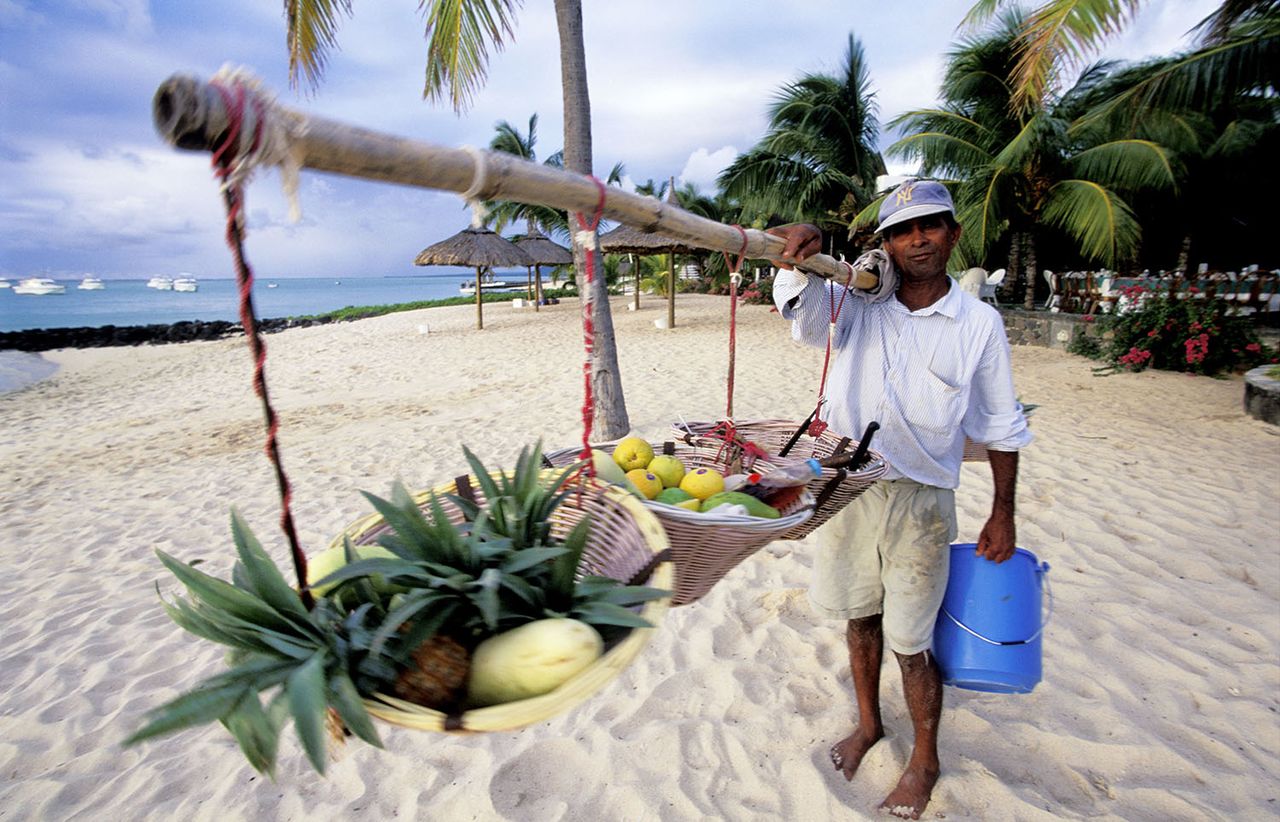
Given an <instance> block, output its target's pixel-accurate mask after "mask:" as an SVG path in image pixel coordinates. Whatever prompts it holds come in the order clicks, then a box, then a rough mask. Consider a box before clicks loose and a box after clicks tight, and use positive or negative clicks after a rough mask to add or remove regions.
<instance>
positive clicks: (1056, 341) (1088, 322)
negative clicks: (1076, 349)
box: [1000, 308, 1096, 349]
mask: <svg viewBox="0 0 1280 822" xmlns="http://www.w3.org/2000/svg"><path fill="white" fill-rule="evenodd" d="M1000 313H1001V314H1003V315H1004V327H1005V331H1006V332H1008V334H1009V344H1010V345H1038V346H1041V347H1043V348H1061V349H1066V347H1067V345H1069V344H1070V342H1071V340H1072V339H1073V338H1074V337H1076V336H1078V335H1079V336H1083V335H1085V334H1088V333H1089V332H1091V331H1094V333H1096V331H1095V327H1094V325H1093V318H1092V317H1088V318H1086V317H1085V316H1084V315H1082V314H1052V313H1049V312H1047V311H1023V310H1021V309H1014V308H1002V309H1000Z"/></svg>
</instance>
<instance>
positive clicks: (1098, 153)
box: [1068, 140, 1178, 190]
mask: <svg viewBox="0 0 1280 822" xmlns="http://www.w3.org/2000/svg"><path fill="white" fill-rule="evenodd" d="M1068 167H1069V168H1070V169H1071V170H1072V171H1073V172H1074V173H1075V174H1076V175H1078V176H1080V177H1082V178H1084V179H1086V180H1095V181H1099V182H1103V183H1105V184H1107V185H1110V186H1116V187H1119V188H1126V189H1138V188H1151V189H1157V190H1163V189H1170V188H1176V187H1177V177H1178V175H1177V172H1176V170H1175V169H1174V161H1173V159H1172V158H1171V157H1170V156H1169V151H1168V149H1166V148H1164V147H1163V146H1160V145H1157V144H1156V143H1153V142H1151V141H1150V140H1113V141H1111V142H1109V143H1103V144H1102V145H1098V146H1093V147H1092V148H1087V149H1085V150H1084V151H1081V152H1080V153H1078V154H1076V155H1075V156H1074V157H1072V158H1071V159H1070V160H1069V161H1068Z"/></svg>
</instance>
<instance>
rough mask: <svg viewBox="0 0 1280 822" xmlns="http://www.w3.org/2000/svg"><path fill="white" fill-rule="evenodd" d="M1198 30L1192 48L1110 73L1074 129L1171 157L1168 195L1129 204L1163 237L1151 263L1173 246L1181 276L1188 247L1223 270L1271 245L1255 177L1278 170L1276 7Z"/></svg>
mask: <svg viewBox="0 0 1280 822" xmlns="http://www.w3.org/2000/svg"><path fill="white" fill-rule="evenodd" d="M1227 5H1230V4H1227ZM1252 5H1256V4H1252ZM1225 8H1226V6H1224V10H1225ZM1268 26H1269V27H1270V30H1271V34H1270V35H1269V37H1268V36H1267V35H1266V29H1267V27H1268ZM1201 28H1202V29H1203V30H1204V31H1205V32H1206V35H1207V36H1206V40H1205V41H1204V42H1203V43H1202V45H1201V46H1200V47H1199V48H1196V49H1193V50H1190V51H1188V52H1186V53H1183V54H1178V55H1174V56H1171V57H1165V58H1160V59H1157V60H1152V61H1149V62H1147V63H1144V64H1142V65H1138V66H1134V67H1130V68H1128V69H1126V70H1124V71H1122V72H1117V73H1116V74H1115V75H1114V76H1113V77H1112V78H1110V79H1109V81H1108V82H1107V83H1106V84H1105V85H1104V86H1102V87H1100V88H1099V89H1098V94H1097V95H1096V99H1094V100H1092V101H1088V102H1089V103H1090V104H1091V105H1090V110H1089V112H1088V114H1086V115H1085V116H1084V117H1083V118H1082V119H1081V127H1082V128H1090V129H1092V128H1101V129H1105V130H1111V131H1114V132H1117V133H1120V132H1127V133H1130V134H1132V135H1134V136H1138V137H1145V138H1147V139H1152V140H1155V141H1157V142H1160V143H1161V144H1163V145H1165V146H1167V147H1169V148H1170V149H1171V150H1172V151H1173V152H1174V154H1175V156H1176V157H1177V158H1178V160H1179V165H1180V166H1181V168H1182V170H1183V173H1182V174H1181V176H1180V177H1179V180H1178V190H1177V192H1176V196H1174V197H1169V196H1162V197H1158V198H1150V199H1149V201H1147V202H1144V201H1142V200H1141V199H1139V200H1137V201H1136V203H1135V204H1136V205H1137V207H1138V209H1139V211H1140V213H1143V214H1144V215H1145V216H1146V217H1147V219H1144V224H1145V225H1148V226H1151V227H1153V228H1156V229H1162V230H1163V232H1164V234H1165V237H1164V239H1165V240H1166V247H1165V249H1161V250H1162V251H1163V252H1164V259H1163V260H1160V261H1158V262H1155V263H1154V264H1152V265H1150V266H1149V267H1152V268H1155V267H1161V268H1163V267H1167V266H1168V263H1167V259H1168V258H1170V257H1172V252H1171V251H1170V250H1168V248H1169V247H1170V246H1173V245H1177V246H1179V250H1178V252H1177V262H1176V263H1175V265H1174V268H1175V269H1176V270H1178V271H1181V272H1187V271H1188V270H1189V269H1190V258H1191V253H1192V250H1193V249H1195V253H1196V255H1197V256H1198V257H1199V258H1200V259H1203V260H1210V259H1212V260H1213V262H1215V263H1220V264H1222V265H1224V266H1227V267H1234V266H1236V265H1238V264H1240V263H1241V260H1243V259H1254V255H1262V256H1269V252H1270V250H1271V249H1270V246H1271V243H1270V241H1269V238H1268V237H1267V236H1266V235H1267V232H1266V230H1265V228H1264V225H1265V224H1266V223H1267V222H1269V219H1270V218H1269V215H1270V213H1271V212H1273V210H1274V209H1273V208H1272V207H1271V204H1270V203H1269V202H1268V199H1269V197H1270V192H1269V191H1268V190H1267V189H1266V187H1265V186H1260V185H1257V182H1258V181H1260V180H1273V179H1276V177H1277V176H1280V174H1278V172H1280V168H1278V167H1277V164H1278V161H1277V156H1278V151H1277V149H1280V145H1278V143H1280V125H1278V123H1280V117H1277V113H1278V112H1277V97H1276V94H1275V91H1276V84H1275V73H1276V71H1277V63H1280V54H1277V53H1276V51H1277V49H1278V48H1280V38H1277V37H1276V34H1277V32H1278V31H1280V21H1278V20H1277V13H1276V10H1275V4H1274V3H1273V4H1271V5H1270V8H1269V9H1267V10H1266V14H1263V13H1262V12H1258V13H1257V14H1253V13H1249V11H1248V9H1246V10H1245V11H1243V12H1241V13H1240V14H1239V15H1238V16H1237V17H1235V18H1234V19H1232V20H1230V21H1222V20H1221V18H1220V17H1211V18H1209V19H1208V20H1206V21H1205V23H1204V24H1202V26H1201ZM1268 40H1269V43H1268ZM1268 169H1269V170H1268ZM1224 195H1226V196H1224ZM1208 203H1212V204H1213V206H1212V208H1206V207H1205V204H1208Z"/></svg>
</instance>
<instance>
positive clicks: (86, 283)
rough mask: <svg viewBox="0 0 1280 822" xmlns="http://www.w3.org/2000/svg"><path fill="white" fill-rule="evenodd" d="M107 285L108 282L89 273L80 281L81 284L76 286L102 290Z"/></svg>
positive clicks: (83, 289) (85, 289)
mask: <svg viewBox="0 0 1280 822" xmlns="http://www.w3.org/2000/svg"><path fill="white" fill-rule="evenodd" d="M106 287H107V284H106V283H104V282H103V281H102V280H101V279H99V278H98V277H92V276H90V275H88V274H86V275H84V279H83V280H81V281H80V285H78V286H76V288H78V289H80V290H81V291H102V290H103V289H104V288H106Z"/></svg>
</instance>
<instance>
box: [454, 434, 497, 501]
mask: <svg viewBox="0 0 1280 822" xmlns="http://www.w3.org/2000/svg"><path fill="white" fill-rule="evenodd" d="M462 453H463V455H464V456H465V457H466V458H467V464H468V465H470V466H471V478H472V479H473V480H474V481H475V483H476V485H479V486H480V491H481V492H482V493H483V494H484V498H485V500H486V501H487V502H488V503H489V504H490V505H492V503H493V501H494V500H496V499H497V498H498V497H501V496H503V494H502V491H501V489H499V488H498V485H497V483H495V482H494V480H493V477H491V476H489V469H487V468H485V467H484V463H482V462H480V460H479V458H477V457H476V455H475V454H473V453H471V449H469V448H467V446H465V445H464V446H462ZM504 481H505V477H504Z"/></svg>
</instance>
